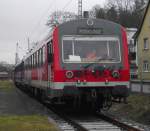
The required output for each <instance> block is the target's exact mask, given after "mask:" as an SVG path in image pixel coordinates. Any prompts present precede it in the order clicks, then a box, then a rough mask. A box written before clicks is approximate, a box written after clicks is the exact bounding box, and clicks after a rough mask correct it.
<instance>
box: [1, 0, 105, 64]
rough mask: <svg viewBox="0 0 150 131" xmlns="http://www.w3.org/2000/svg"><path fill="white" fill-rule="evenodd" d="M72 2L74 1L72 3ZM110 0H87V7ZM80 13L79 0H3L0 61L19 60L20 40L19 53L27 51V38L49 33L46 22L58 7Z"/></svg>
mask: <svg viewBox="0 0 150 131" xmlns="http://www.w3.org/2000/svg"><path fill="white" fill-rule="evenodd" d="M69 1H70V2H69ZM105 1H106V0H83V10H89V9H91V8H92V7H93V6H94V5H96V4H99V5H102V6H103V4H104V2H105ZM67 3H69V4H68V6H66V8H65V9H64V10H65V11H71V12H75V13H77V8H78V0H0V61H6V62H8V63H13V64H14V62H15V51H16V43H17V42H18V43H19V45H20V47H21V48H20V49H19V56H20V57H22V55H23V54H25V51H26V50H27V37H30V39H31V41H32V40H33V39H36V38H37V39H38V38H39V36H40V35H41V34H42V33H43V32H46V30H47V27H46V26H45V25H44V24H45V23H46V21H47V19H48V16H49V15H50V14H51V13H52V12H53V11H56V10H62V9H63V8H64V7H65V5H66V4H67Z"/></svg>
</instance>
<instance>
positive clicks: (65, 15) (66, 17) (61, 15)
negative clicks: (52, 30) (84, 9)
mask: <svg viewBox="0 0 150 131" xmlns="http://www.w3.org/2000/svg"><path fill="white" fill-rule="evenodd" d="M76 18H77V15H76V14H75V13H71V12H63V11H55V12H53V13H52V14H51V15H50V17H49V20H48V21H47V23H46V25H47V26H50V27H53V26H56V25H58V24H61V23H64V22H66V21H70V20H72V19H76Z"/></svg>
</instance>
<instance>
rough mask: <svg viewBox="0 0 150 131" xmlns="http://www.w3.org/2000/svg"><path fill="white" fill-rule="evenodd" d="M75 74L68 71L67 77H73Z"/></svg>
mask: <svg viewBox="0 0 150 131" xmlns="http://www.w3.org/2000/svg"><path fill="white" fill-rule="evenodd" d="M73 76H74V73H73V72H72V71H66V77H67V78H68V79H71V78H73Z"/></svg>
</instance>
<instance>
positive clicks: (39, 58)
mask: <svg viewBox="0 0 150 131" xmlns="http://www.w3.org/2000/svg"><path fill="white" fill-rule="evenodd" d="M38 52H39V56H38V57H39V58H38V59H39V66H40V64H41V51H40V49H39V51H38Z"/></svg>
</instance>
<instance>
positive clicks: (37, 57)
mask: <svg viewBox="0 0 150 131" xmlns="http://www.w3.org/2000/svg"><path fill="white" fill-rule="evenodd" d="M36 54H37V56H36V59H37V67H38V66H39V51H37V53H36Z"/></svg>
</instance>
